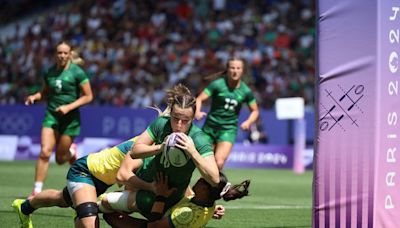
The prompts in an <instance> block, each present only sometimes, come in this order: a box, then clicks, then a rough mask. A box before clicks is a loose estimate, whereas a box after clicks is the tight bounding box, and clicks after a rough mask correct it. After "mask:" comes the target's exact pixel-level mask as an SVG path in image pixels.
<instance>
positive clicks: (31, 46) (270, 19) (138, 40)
mask: <svg viewBox="0 0 400 228" xmlns="http://www.w3.org/2000/svg"><path fill="white" fill-rule="evenodd" d="M7 2H9V1H8V0H5V1H1V4H0V8H1V9H0V15H1V16H0V33H1V36H0V104H16V103H21V104H22V103H23V100H24V99H25V97H26V96H27V95H28V94H31V93H33V92H35V91H37V90H39V89H40V88H41V86H42V84H41V83H42V79H41V77H42V72H43V70H45V69H46V68H48V67H49V66H50V65H51V64H52V63H54V56H55V46H56V44H57V43H59V42H60V41H62V40H65V41H68V42H69V43H71V44H72V46H73V47H74V48H75V50H77V51H78V53H79V55H80V56H81V57H82V58H83V59H84V60H85V65H84V69H85V70H86V71H87V73H88V75H89V76H90V81H91V84H92V89H93V92H94V96H95V98H94V101H93V104H94V105H111V106H127V107H146V106H151V105H158V106H160V104H162V103H163V97H164V92H165V89H167V88H169V87H171V85H174V84H176V83H177V82H182V83H184V84H185V85H187V86H188V87H190V89H191V90H192V92H193V93H195V94H198V93H199V92H200V91H201V90H202V89H203V88H204V86H205V85H206V84H207V83H208V81H207V77H206V76H208V75H210V74H212V73H215V72H218V71H221V70H224V69H225V64H226V62H227V60H228V59H229V58H230V57H232V56H237V57H241V58H243V59H244V60H245V61H246V63H247V72H246V77H245V80H246V81H247V82H248V83H249V84H250V85H251V87H252V89H253V91H254V93H255V95H256V98H257V101H258V103H259V105H260V107H261V108H266V109H269V108H272V107H273V106H274V102H275V100H276V99H277V98H280V97H293V96H296V97H298V96H300V97H303V98H304V99H305V101H306V105H308V106H309V107H312V105H313V102H314V84H315V66H314V51H315V47H314V43H315V8H314V7H315V6H314V5H315V4H314V1H313V0H186V1H184V0H146V1H129V0H74V1H58V2H57V4H55V3H51V2H54V1H39V2H36V1H29V0H14V1H13V2H14V3H13V4H8V3H7ZM15 2H17V4H15ZM32 4H34V6H32ZM11 5H12V6H15V5H17V7H8V6H11ZM21 17H23V18H24V19H23V20H21ZM6 28H7V29H6Z"/></svg>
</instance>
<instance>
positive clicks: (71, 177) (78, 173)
mask: <svg viewBox="0 0 400 228" xmlns="http://www.w3.org/2000/svg"><path fill="white" fill-rule="evenodd" d="M87 157H88V156H84V157H82V158H79V159H78V160H76V161H75V162H74V164H73V165H72V166H71V167H70V168H69V170H68V174H67V180H68V181H71V182H78V183H85V184H90V185H92V186H94V187H95V188H96V193H97V196H99V195H101V194H103V193H104V192H105V191H106V190H107V189H108V188H109V187H110V186H111V185H108V184H106V183H104V182H103V181H101V180H99V179H97V178H96V177H94V176H93V175H92V174H91V173H90V171H89V168H88V166H87Z"/></svg>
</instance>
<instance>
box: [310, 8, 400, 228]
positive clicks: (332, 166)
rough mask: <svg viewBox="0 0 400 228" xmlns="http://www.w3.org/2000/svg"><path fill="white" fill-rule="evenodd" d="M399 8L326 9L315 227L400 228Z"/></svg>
mask: <svg viewBox="0 0 400 228" xmlns="http://www.w3.org/2000/svg"><path fill="white" fill-rule="evenodd" d="M399 7H400V5H399V1H395V0H388V1H377V0H375V1H373V0H370V1H364V0H353V1H347V0H320V1H319V2H318V11H319V15H317V16H318V17H317V18H318V19H319V21H318V64H319V65H318V71H319V72H318V74H319V78H318V82H319V85H318V86H319V88H318V99H317V104H316V107H317V116H318V124H317V125H316V126H315V127H316V132H317V138H316V141H315V142H316V143H315V148H316V151H315V152H316V153H315V172H314V207H313V227H316V228H319V227H346V228H347V227H357V228H358V227H368V228H369V227H371V228H372V227H400V220H399V219H398V218H399V217H400V207H399V206H400V204H399V203H400V192H399V191H398V188H397V190H396V188H395V187H394V186H395V185H396V184H395V182H396V181H397V179H396V178H395V177H396V174H398V172H399V171H400V166H399V164H398V163H397V162H396V156H395V155H396V151H397V146H398V139H397V135H398V134H399V133H400V128H399V127H398V126H396V125H397V112H398V111H399V109H400V99H399V97H398V78H399V75H400V74H399V70H398V68H399V58H398V51H399V50H400V42H399V37H400V34H399V28H400V8H399Z"/></svg>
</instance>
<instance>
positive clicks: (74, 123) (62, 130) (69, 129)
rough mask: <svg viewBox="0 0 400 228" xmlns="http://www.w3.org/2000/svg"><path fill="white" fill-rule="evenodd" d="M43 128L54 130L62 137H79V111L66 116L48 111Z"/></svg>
mask: <svg viewBox="0 0 400 228" xmlns="http://www.w3.org/2000/svg"><path fill="white" fill-rule="evenodd" d="M42 127H48V128H52V129H54V130H55V131H57V132H58V133H59V134H60V135H69V136H77V135H79V134H80V133H81V118H80V113H79V111H78V110H76V111H75V110H74V111H71V112H69V113H67V114H66V115H61V114H59V113H57V112H51V111H48V110H47V111H46V114H45V116H44V120H43V123H42Z"/></svg>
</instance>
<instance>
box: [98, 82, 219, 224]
mask: <svg viewBox="0 0 400 228" xmlns="http://www.w3.org/2000/svg"><path fill="white" fill-rule="evenodd" d="M195 101H196V100H195V97H194V96H192V95H191V93H190V91H189V90H188V88H186V87H185V86H183V85H181V84H179V85H177V86H175V87H174V88H173V89H172V90H170V91H168V92H167V102H168V107H167V109H166V112H164V113H163V114H162V115H161V116H160V117H158V118H157V119H156V120H155V121H153V122H152V123H151V124H150V125H149V126H148V127H147V129H146V130H145V131H144V132H143V133H142V134H141V135H139V136H138V139H137V141H136V143H135V145H134V146H133V147H132V151H131V153H130V154H131V156H132V158H134V159H137V158H145V157H149V156H155V157H154V159H152V160H150V161H144V162H143V166H142V168H140V169H139V170H138V171H137V172H136V175H137V177H139V178H140V179H142V180H144V181H146V182H153V181H154V180H155V177H156V174H157V173H158V172H163V173H164V174H165V175H167V177H168V184H169V185H170V186H171V187H174V188H176V191H175V192H174V193H173V194H172V195H171V196H169V197H168V198H167V199H166V209H168V208H170V207H171V206H173V205H175V204H176V203H177V202H179V200H181V199H182V198H183V197H184V195H185V191H186V189H187V188H188V186H189V183H190V179H191V177H192V173H193V171H194V169H195V168H197V169H198V170H199V172H200V174H201V175H202V177H203V178H204V179H205V180H206V181H207V182H209V183H210V184H211V185H213V186H215V185H217V184H218V182H219V174H218V167H217V165H216V162H215V158H214V153H213V151H212V145H211V144H210V142H209V140H208V138H207V136H206V135H205V134H204V132H203V131H202V130H201V129H200V128H198V127H197V126H196V125H194V124H193V123H192V122H193V119H194V113H195V111H196V110H195V109H196V104H195ZM173 132H177V133H178V134H177V135H178V136H177V137H178V138H179V139H178V140H177V145H176V147H179V148H180V149H182V150H183V152H184V153H185V154H186V155H187V156H186V159H183V160H184V161H183V162H182V163H181V164H180V165H178V166H177V165H176V164H174V162H171V160H169V158H167V155H166V153H163V150H164V145H165V142H166V141H168V136H169V135H170V134H171V133H173ZM120 171H121V169H120ZM120 171H119V172H120ZM126 172H130V173H131V171H130V170H127V171H126ZM110 197H111V199H110ZM155 200H156V198H155V194H154V192H152V191H145V190H139V191H131V192H120V193H108V194H107V196H106V198H105V199H104V200H103V201H105V203H106V204H109V203H110V206H111V209H120V210H121V209H122V210H123V211H126V212H133V211H139V212H140V213H141V214H142V215H144V216H145V217H148V216H149V215H150V211H151V208H152V205H153V202H154V201H155ZM110 201H111V202H110ZM127 201H128V203H127ZM127 205H128V208H127Z"/></svg>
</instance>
